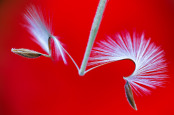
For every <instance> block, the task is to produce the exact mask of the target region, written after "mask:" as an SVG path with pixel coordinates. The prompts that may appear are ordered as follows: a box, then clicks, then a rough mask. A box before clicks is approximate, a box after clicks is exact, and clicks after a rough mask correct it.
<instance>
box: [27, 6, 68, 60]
mask: <svg viewBox="0 0 174 115" xmlns="http://www.w3.org/2000/svg"><path fill="white" fill-rule="evenodd" d="M24 17H25V19H26V21H27V22H28V25H26V27H27V28H28V31H29V32H30V34H31V35H32V36H33V40H34V41H35V42H36V43H37V44H38V45H39V46H41V48H42V49H43V50H44V51H45V52H47V53H48V54H49V55H51V52H50V49H49V38H52V39H53V40H54V44H55V51H56V58H59V57H60V56H61V57H62V59H63V61H64V63H67V62H66V59H65V56H64V51H63V49H62V47H63V46H62V45H61V42H60V41H59V40H58V39H57V37H55V36H53V34H52V33H51V23H50V21H49V24H47V23H46V22H45V20H44V16H43V14H42V12H41V10H39V9H37V8H36V7H35V6H33V5H31V6H30V7H28V8H27V12H26V13H25V14H24Z"/></svg>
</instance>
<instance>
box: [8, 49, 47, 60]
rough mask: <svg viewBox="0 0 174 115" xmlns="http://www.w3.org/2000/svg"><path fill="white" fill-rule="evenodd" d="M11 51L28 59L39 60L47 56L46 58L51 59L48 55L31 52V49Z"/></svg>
mask: <svg viewBox="0 0 174 115" xmlns="http://www.w3.org/2000/svg"><path fill="white" fill-rule="evenodd" d="M11 51H12V52H13V53H15V54H18V55H20V56H23V57H26V58H37V57H40V56H45V57H49V56H48V55H45V54H42V53H39V52H36V51H33V50H29V49H23V48H20V49H14V48H12V49H11Z"/></svg>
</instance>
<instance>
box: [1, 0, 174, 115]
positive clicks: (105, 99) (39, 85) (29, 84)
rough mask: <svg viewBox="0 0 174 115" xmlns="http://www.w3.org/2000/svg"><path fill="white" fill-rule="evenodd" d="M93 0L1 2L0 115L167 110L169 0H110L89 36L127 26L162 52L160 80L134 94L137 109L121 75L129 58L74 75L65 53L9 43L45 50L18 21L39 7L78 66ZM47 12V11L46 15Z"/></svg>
mask: <svg viewBox="0 0 174 115" xmlns="http://www.w3.org/2000/svg"><path fill="white" fill-rule="evenodd" d="M98 2H99V0H37V1H36V0H33V1H29V0H0V37H1V38H0V115H119V114H122V115H126V114H130V115H174V111H173V103H174V99H173V95H174V93H173V91H174V72H173V69H174V61H173V59H174V54H173V50H174V45H173V44H174V34H173V33H174V2H173V0H131V1H130V0H109V2H108V4H107V7H106V10H105V13H104V17H103V20H102V23H101V26H100V30H99V33H98V36H97V38H96V41H98V40H100V39H104V38H105V37H106V35H110V36H113V35H114V34H115V33H116V32H124V31H125V30H126V31H129V32H130V33H133V32H135V31H136V32H137V33H139V34H141V33H142V32H144V33H145V36H146V38H149V37H150V38H151V39H152V41H153V42H155V43H156V44H157V45H158V46H161V47H162V48H163V49H164V50H165V52H166V59H167V62H168V75H169V79H167V80H166V81H167V83H166V85H165V87H164V88H157V89H156V90H153V91H152V94H151V95H147V96H146V95H143V96H136V95H135V101H136V104H137V107H138V111H135V110H133V109H132V108H131V107H130V105H129V104H128V102H127V100H126V98H125V92H124V84H125V82H124V80H123V76H127V75H129V74H131V72H133V70H134V64H133V63H132V62H130V61H119V62H115V63H112V64H108V65H106V66H103V67H100V68H98V69H95V70H93V71H91V72H89V73H88V74H86V75H85V76H83V77H80V76H79V75H78V72H77V70H76V68H75V67H74V65H73V63H72V62H71V60H70V59H68V65H64V64H63V62H62V61H60V62H58V63H54V62H53V61H52V60H51V59H48V58H45V57H40V58H37V59H26V58H23V57H20V56H18V55H15V54H13V53H11V51H10V50H11V48H28V49H33V50H36V51H41V52H44V51H43V50H42V49H41V48H40V47H39V46H38V45H37V44H36V43H34V42H33V41H32V40H31V39H30V37H31V36H30V34H29V33H28V32H27V31H26V29H25V28H24V27H22V24H24V23H25V22H24V20H23V12H24V10H25V8H26V7H27V6H28V5H30V4H31V3H32V4H35V5H38V6H39V7H41V8H42V9H43V11H44V14H49V15H50V16H51V17H53V30H54V35H57V36H59V37H60V38H61V39H60V40H61V42H63V43H64V44H65V48H66V49H67V50H68V52H69V53H70V54H71V55H72V57H74V59H75V60H76V61H77V63H78V65H79V66H80V64H81V61H82V58H83V55H84V51H85V47H86V44H87V41H88V36H89V31H90V28H91V24H92V21H93V17H94V15H95V11H96V8H97V5H98ZM49 15H47V16H49Z"/></svg>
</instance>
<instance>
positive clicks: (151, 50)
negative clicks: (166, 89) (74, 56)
mask: <svg viewBox="0 0 174 115" xmlns="http://www.w3.org/2000/svg"><path fill="white" fill-rule="evenodd" d="M97 45H98V47H95V48H93V50H92V56H91V57H90V62H89V64H88V65H89V66H91V65H95V66H94V67H93V68H91V69H89V70H87V71H86V72H88V71H90V70H92V69H94V68H97V67H99V66H101V65H105V64H107V63H111V62H114V61H119V60H124V59H130V60H132V61H133V62H134V63H135V70H134V72H133V73H132V75H130V76H128V77H124V79H125V80H126V81H128V82H129V84H130V85H131V87H132V89H133V91H134V92H135V93H136V94H137V93H139V94H141V93H144V94H148V93H150V89H149V88H153V89H155V88H156V87H157V86H162V85H163V83H164V79H165V78H166V74H165V72H166V63H165V59H164V51H163V50H161V49H160V47H157V46H156V45H155V44H154V43H150V39H148V40H146V39H145V37H144V34H142V35H141V36H138V35H136V34H134V35H133V38H131V35H130V34H129V33H126V34H125V35H122V36H121V35H120V34H117V35H116V36H115V37H114V38H110V37H108V38H107V39H106V40H103V41H100V42H99V43H98V44H97Z"/></svg>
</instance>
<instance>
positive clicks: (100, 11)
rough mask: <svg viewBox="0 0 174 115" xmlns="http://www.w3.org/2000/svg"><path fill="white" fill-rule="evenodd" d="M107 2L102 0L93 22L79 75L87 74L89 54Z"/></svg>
mask: <svg viewBox="0 0 174 115" xmlns="http://www.w3.org/2000/svg"><path fill="white" fill-rule="evenodd" d="M106 2H107V0H100V2H99V5H98V8H97V11H96V14H95V17H94V20H93V23H92V27H91V31H90V35H89V39H88V44H87V47H86V51H85V55H84V58H83V61H82V64H81V67H80V70H79V75H81V76H83V75H84V74H85V69H86V66H87V63H88V58H89V55H90V53H91V49H92V46H93V43H94V40H95V38H96V35H97V32H98V29H99V26H100V23H101V20H102V16H103V12H104V9H105V6H106Z"/></svg>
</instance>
